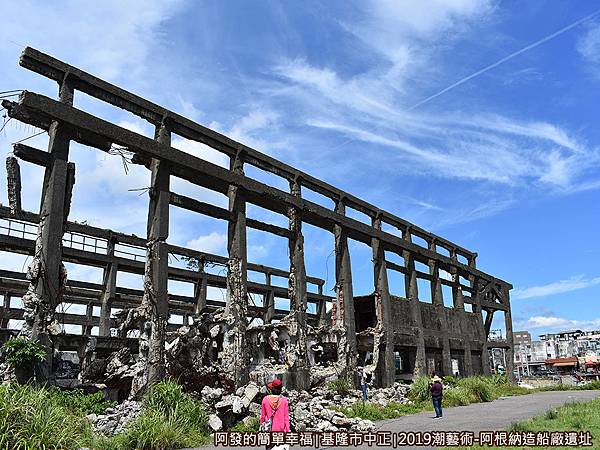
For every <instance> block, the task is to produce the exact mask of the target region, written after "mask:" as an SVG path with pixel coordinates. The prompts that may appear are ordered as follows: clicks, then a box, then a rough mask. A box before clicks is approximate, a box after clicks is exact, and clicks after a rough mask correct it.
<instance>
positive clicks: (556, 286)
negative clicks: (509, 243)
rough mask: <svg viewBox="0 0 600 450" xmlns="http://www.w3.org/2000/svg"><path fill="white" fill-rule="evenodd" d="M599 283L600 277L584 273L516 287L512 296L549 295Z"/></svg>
mask: <svg viewBox="0 0 600 450" xmlns="http://www.w3.org/2000/svg"><path fill="white" fill-rule="evenodd" d="M598 284H600V277H595V278H586V277H585V276H584V275H576V276H573V277H571V278H568V279H566V280H560V281H555V282H553V283H549V284H546V285H543V286H533V287H529V288H524V289H515V290H513V291H512V294H511V296H512V297H513V298H516V299H525V298H536V297H547V296H549V295H556V294H563V293H565V292H571V291H576V290H579V289H585V288H588V287H591V286H596V285H598Z"/></svg>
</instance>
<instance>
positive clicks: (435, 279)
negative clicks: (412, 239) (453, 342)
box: [428, 240, 454, 375]
mask: <svg viewBox="0 0 600 450" xmlns="http://www.w3.org/2000/svg"><path fill="white" fill-rule="evenodd" d="M429 250H431V251H432V252H437V248H436V245H435V240H432V241H430V242H429ZM428 266H429V275H431V303H432V304H433V306H434V307H435V308H436V310H437V313H436V314H438V316H439V317H440V324H441V326H442V329H441V330H440V335H441V340H442V372H443V374H444V375H454V374H453V373H452V356H451V354H450V338H449V336H448V316H447V315H446V311H445V309H444V294H443V291H442V280H441V279H440V270H439V265H438V263H437V262H436V261H435V260H430V261H429V264H428Z"/></svg>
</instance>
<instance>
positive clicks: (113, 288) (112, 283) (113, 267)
mask: <svg viewBox="0 0 600 450" xmlns="http://www.w3.org/2000/svg"><path fill="white" fill-rule="evenodd" d="M106 253H107V255H108V256H109V257H110V261H111V262H109V263H108V266H106V267H105V268H104V277H103V278H104V279H103V282H102V284H103V286H104V291H103V292H102V305H101V306H100V326H99V330H98V335H99V336H110V311H111V307H112V302H113V300H114V298H115V296H116V294H117V273H118V267H117V262H116V261H115V241H114V239H109V240H108V247H107V252H106Z"/></svg>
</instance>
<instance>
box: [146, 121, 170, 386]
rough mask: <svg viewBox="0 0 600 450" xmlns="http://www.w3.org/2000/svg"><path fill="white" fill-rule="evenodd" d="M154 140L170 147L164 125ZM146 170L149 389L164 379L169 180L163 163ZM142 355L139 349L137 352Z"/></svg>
mask: <svg viewBox="0 0 600 450" xmlns="http://www.w3.org/2000/svg"><path fill="white" fill-rule="evenodd" d="M155 139H156V141H157V142H158V143H160V144H163V145H167V146H170V145H171V133H170V132H169V130H168V129H167V127H166V126H165V124H161V125H160V126H157V127H156V132H155ZM150 170H151V172H152V174H151V185H150V186H151V189H150V205H149V208H148V244H147V247H148V248H147V256H146V269H145V276H144V278H145V280H144V299H143V304H144V308H145V311H144V313H145V315H146V320H149V324H148V322H147V324H146V326H145V331H144V332H145V333H148V332H149V336H147V338H148V355H147V368H146V370H147V386H151V385H153V384H155V383H157V382H159V381H160V380H162V379H163V378H164V377H165V355H164V354H165V338H166V333H167V322H168V320H169V298H168V289H167V287H168V269H169V250H168V245H167V238H168V237H169V197H170V192H169V189H170V178H171V171H170V167H169V164H168V163H166V162H164V161H160V160H157V159H153V160H152V162H151V163H150ZM144 308H143V309H144ZM148 327H149V329H148ZM144 351H145V350H143V349H142V346H140V352H144ZM144 356H145V355H144Z"/></svg>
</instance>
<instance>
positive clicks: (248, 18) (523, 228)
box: [0, 0, 600, 335]
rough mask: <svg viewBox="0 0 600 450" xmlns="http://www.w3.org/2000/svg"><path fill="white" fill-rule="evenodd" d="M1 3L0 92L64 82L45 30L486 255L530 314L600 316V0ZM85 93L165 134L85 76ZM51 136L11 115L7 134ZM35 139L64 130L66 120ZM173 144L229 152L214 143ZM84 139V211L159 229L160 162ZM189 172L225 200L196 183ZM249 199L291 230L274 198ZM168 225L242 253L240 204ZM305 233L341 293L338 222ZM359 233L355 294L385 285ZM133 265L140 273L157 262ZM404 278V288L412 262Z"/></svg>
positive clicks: (159, 96) (132, 123)
mask: <svg viewBox="0 0 600 450" xmlns="http://www.w3.org/2000/svg"><path fill="white" fill-rule="evenodd" d="M2 12H3V16H4V17H9V18H10V20H5V21H3V26H2V27H1V29H0V37H1V38H2V43H3V45H2V46H0V91H7V90H11V89H27V90H30V91H36V92H40V93H43V94H45V95H49V96H52V97H56V94H57V92H56V85H55V84H54V83H53V82H50V81H49V80H47V79H45V78H43V77H40V76H38V75H36V74H33V73H31V72H29V71H27V70H25V69H22V68H20V67H19V66H18V58H19V54H20V52H21V51H22V49H23V48H24V47H25V46H32V47H34V48H37V49H39V50H41V51H43V52H46V53H49V54H51V55H53V56H55V57H57V58H59V59H61V60H63V61H66V62H68V63H70V64H72V65H74V66H77V67H79V68H81V69H83V70H85V71H87V72H90V73H92V74H94V75H97V76H99V77H102V78H104V79H106V80H108V81H110V82H112V83H114V84H117V85H119V86H121V87H123V88H125V89H127V90H129V91H132V92H134V93H136V94H138V95H141V96H143V97H146V98H148V99H150V100H152V101H154V102H156V103H158V104H161V105H163V106H165V107H167V108H169V109H172V110H174V111H176V112H178V113H180V114H183V115H185V116H186V117H189V118H191V119H193V120H195V121H197V122H199V123H202V124H203V125H206V126H209V127H211V128H213V129H215V130H217V131H219V132H222V133H224V134H227V135H228V136H230V137H232V138H234V139H236V140H239V141H241V142H243V143H244V144H247V145H250V146H252V147H253V148H256V149H258V150H260V151H262V152H264V153H266V154H269V155H271V156H273V157H276V158H277V159H280V160H282V161H284V162H286V163H288V164H290V165H293V166H295V167H297V168H299V169H301V170H303V171H306V172H307V173H309V174H311V175H313V176H315V177H318V178H320V179H322V180H325V181H327V182H329V183H331V184H333V185H334V186H336V187H339V188H341V189H343V190H346V191H348V192H350V193H352V194H353V195H355V196H358V197H360V198H363V199H365V200H367V201H369V202H371V203H373V204H375V205H377V206H378V207H380V208H382V209H385V210H387V211H390V212H392V213H394V214H396V215H398V216H400V217H403V218H405V219H407V220H410V221H411V222H413V223H415V224H417V225H419V226H421V227H423V228H425V229H427V230H430V231H432V232H434V233H436V234H439V235H441V236H443V237H445V238H447V239H450V240H452V241H454V242H456V243H457V244H459V245H461V246H464V247H466V248H468V249H470V250H473V251H476V252H477V253H478V254H479V257H478V260H477V264H478V268H480V269H481V270H483V271H485V272H487V273H490V274H493V275H494V276H497V277H499V278H502V279H504V280H506V281H508V282H510V283H512V284H513V286H514V289H513V291H512V292H511V299H512V311H513V312H512V317H513V323H514V329H515V330H522V329H524V330H529V331H530V332H532V334H534V335H538V334H540V333H545V332H552V331H557V330H561V329H572V328H580V329H600V302H599V301H598V300H599V296H600V267H599V265H598V263H597V261H598V259H599V258H600V240H599V239H597V235H598V222H599V219H600V208H599V206H598V194H599V190H600V127H599V126H598V117H599V107H598V105H599V104H600V1H597V0H594V1H586V2H577V1H564V0H553V1H542V0H529V1H527V2H517V1H509V0H507V1H502V2H500V1H496V0H401V1H392V0H381V1H375V0H365V1H327V2H325V1H321V2H319V1H313V0H307V1H304V2H292V1H268V0H257V1H254V2H247V1H243V0H239V1H238V0H227V1H221V2H217V1H213V2H209V1H192V0H168V1H156V0H124V1H122V0H112V1H111V0H108V1H103V2H85V4H84V3H83V2H78V1H76V0H57V1H55V2H44V1H34V0H22V1H20V2H4V4H3V5H2ZM75 106H76V107H78V108H82V109H85V110H86V111H89V112H91V113H93V114H96V115H98V116H100V117H103V118H106V119H109V120H111V121H113V122H115V123H118V124H120V125H122V126H124V127H127V128H129V129H132V130H134V131H138V132H140V133H143V134H145V135H147V136H152V135H153V130H152V129H151V127H150V126H149V124H147V123H146V122H144V121H142V120H141V119H138V118H136V117H135V116H133V115H131V114H129V113H127V112H124V111H121V110H119V109H117V108H114V107H110V106H107V105H104V104H102V103H101V102H99V101H97V100H94V99H91V98H88V97H86V96H85V95H83V94H77V96H76V99H75ZM2 120H5V119H2ZM34 133H36V130H35V129H33V128H32V127H28V126H24V125H22V124H19V123H16V122H15V121H9V122H8V123H6V125H5V127H4V129H3V130H2V132H1V133H0V148H1V149H3V150H2V151H3V152H4V153H5V154H8V153H9V152H10V150H11V147H10V143H11V142H15V141H18V140H20V139H23V138H26V137H28V136H31V135H32V134H34ZM28 143H30V144H32V145H35V146H38V147H40V148H45V146H46V145H47V137H46V136H45V135H41V136H38V137H34V138H32V139H30V140H29V141H28ZM173 146H174V147H177V148H179V149H182V150H185V151H188V152H190V153H193V154H195V155H197V156H199V157H202V158H205V159H208V160H209V161H211V162H214V163H217V164H220V165H223V166H226V165H227V159H226V158H225V157H224V156H223V155H221V154H219V153H218V152H216V151H213V150H210V149H208V148H206V147H204V146H203V145H200V144H197V143H193V142H190V141H186V140H184V139H182V138H179V137H174V139H173ZM70 156H71V160H72V161H74V162H75V163H76V166H77V174H76V178H77V182H76V185H75V189H74V197H73V207H72V210H71V216H70V219H71V220H79V221H87V223H90V224H92V225H96V226H101V227H110V228H113V229H115V230H119V231H123V232H126V233H136V234H138V235H140V236H143V235H144V234H145V222H146V215H147V212H146V211H147V205H148V198H147V194H146V193H145V191H144V188H146V187H147V186H148V185H149V176H148V172H147V171H146V169H144V168H141V167H138V166H134V167H129V168H128V169H129V170H128V171H127V173H125V171H124V167H123V163H122V161H121V159H120V157H119V156H114V155H107V154H104V153H102V152H100V151H96V150H93V149H89V148H85V147H83V146H80V145H72V147H71V154H70ZM21 166H22V173H23V179H24V186H23V203H24V207H25V208H26V209H28V210H31V211H37V209H38V208H39V195H40V186H41V180H42V175H43V172H42V171H41V169H39V168H37V167H32V166H31V165H29V164H27V163H22V164H21ZM246 173H247V175H248V176H252V177H254V178H257V179H259V180H260V181H268V182H270V183H273V184H275V185H276V186H280V187H282V188H286V184H285V183H284V182H282V180H281V179H276V177H274V176H272V175H268V174H266V173H263V172H261V171H260V170H258V169H248V170H247V172H246ZM172 190H173V191H175V192H178V193H180V194H184V195H188V196H192V197H194V198H198V199H201V200H203V201H211V202H214V203H215V204H218V205H220V206H225V205H226V198H225V197H224V196H222V195H220V194H215V193H211V192H209V191H206V190H205V189H202V188H198V187H195V186H192V185H191V184H189V183H187V182H184V181H182V180H174V181H173V183H172ZM303 193H304V195H305V196H306V197H307V198H309V199H312V200H314V201H316V202H318V203H321V204H323V205H327V206H330V205H331V204H330V203H328V201H327V200H326V199H324V198H322V197H320V196H319V195H318V194H314V193H310V192H307V191H304V192H303ZM0 202H2V203H3V204H7V194H6V178H5V177H4V176H3V177H1V179H0ZM349 214H351V213H349ZM248 216H249V217H254V218H258V219H260V220H265V221H269V222H271V223H274V224H277V225H282V226H287V219H286V218H285V217H283V216H280V215H277V214H275V213H270V212H268V211H265V210H263V209H261V208H258V207H250V206H249V208H248ZM354 216H355V217H357V218H359V219H360V220H364V217H362V218H361V217H360V215H359V214H355V215H354ZM170 227H171V234H170V237H169V241H170V242H172V243H174V244H178V245H187V246H190V247H193V248H196V249H198V250H203V251H207V252H212V253H217V254H222V255H226V241H227V239H226V231H227V230H226V224H225V223H224V222H221V221H217V220H214V219H210V218H205V217H202V216H199V215H195V214H192V213H188V212H185V211H182V210H178V209H176V208H174V207H172V208H171V220H170ZM304 232H305V240H306V243H305V246H306V249H305V252H306V266H307V272H308V274H309V275H312V276H318V277H322V278H324V279H326V280H327V284H326V291H327V292H328V293H330V294H331V295H333V286H334V283H335V281H334V258H333V254H332V251H333V246H334V241H333V237H332V236H331V234H330V233H328V232H324V231H322V230H318V229H316V228H314V227H311V226H309V225H305V226H304ZM248 242H249V247H248V258H249V260H250V261H252V262H257V263H261V264H268V265H272V266H275V267H280V268H287V267H288V264H289V260H288V255H287V244H286V242H285V241H284V240H283V239H281V238H279V237H274V236H269V235H267V234H265V233H262V232H258V231H253V230H250V231H249V232H248ZM350 251H351V255H352V269H353V282H354V291H355V294H357V295H361V294H368V293H370V292H372V290H373V275H372V267H371V265H372V263H371V250H370V249H369V247H367V246H365V245H364V244H360V243H357V242H351V243H350ZM389 256H390V260H392V261H393V260H394V258H397V257H394V256H393V255H389ZM0 258H1V259H2V263H0V265H1V266H2V267H3V268H10V269H12V270H23V268H24V267H26V264H27V261H25V260H23V259H22V258H20V259H19V258H16V257H14V256H10V255H8V254H6V253H0ZM68 269H69V273H70V276H71V277H73V278H78V279H88V280H89V281H100V278H101V272H100V271H99V270H97V269H91V268H85V267H83V266H75V265H69V266H68ZM283 281H285V280H283ZM120 283H121V284H123V285H129V286H131V287H141V279H139V277H137V278H136V277H133V276H130V277H127V276H124V275H123V276H121V275H120ZM390 285H391V286H390V289H391V291H392V294H396V295H401V294H402V292H403V289H404V287H403V282H402V280H401V277H399V276H397V275H393V274H390ZM170 288H172V290H173V291H177V292H181V293H189V292H190V289H191V286H189V285H188V286H183V285H176V284H173V286H170ZM424 291H425V289H422V290H421V292H422V293H424ZM215 295H218V294H215ZM424 296H425V297H426V296H427V294H424ZM280 301H281V300H280ZM448 301H449V299H445V302H446V303H447V302H448ZM502 322H503V321H502V320H495V322H494V324H493V328H502V326H503V323H502Z"/></svg>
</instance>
